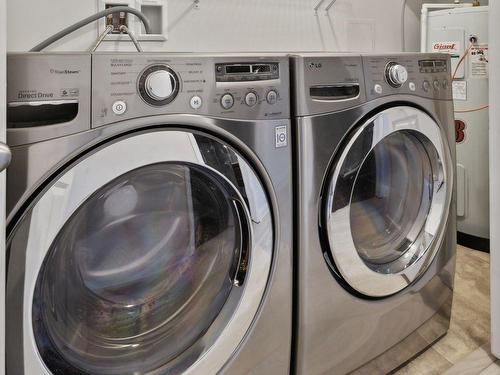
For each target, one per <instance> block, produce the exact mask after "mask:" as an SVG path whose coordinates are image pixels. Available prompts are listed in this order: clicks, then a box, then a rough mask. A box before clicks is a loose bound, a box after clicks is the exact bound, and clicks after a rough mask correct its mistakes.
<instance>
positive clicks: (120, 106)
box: [112, 100, 127, 115]
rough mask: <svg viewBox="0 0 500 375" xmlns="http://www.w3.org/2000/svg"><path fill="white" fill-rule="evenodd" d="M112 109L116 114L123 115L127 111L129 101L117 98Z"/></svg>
mask: <svg viewBox="0 0 500 375" xmlns="http://www.w3.org/2000/svg"><path fill="white" fill-rule="evenodd" d="M112 109H113V113H114V114H115V115H123V114H124V113H125V112H127V103H125V102H124V101H123V100H117V101H116V102H114V103H113V107H112Z"/></svg>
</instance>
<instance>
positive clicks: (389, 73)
mask: <svg viewBox="0 0 500 375" xmlns="http://www.w3.org/2000/svg"><path fill="white" fill-rule="evenodd" d="M385 76H386V79H387V83H388V84H389V85H391V86H392V87H401V86H402V85H403V84H405V83H406V81H407V80H408V70H406V68H405V67H404V66H403V65H401V64H398V63H395V62H392V63H389V64H387V67H386V70H385Z"/></svg>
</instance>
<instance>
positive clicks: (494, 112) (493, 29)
mask: <svg viewBox="0 0 500 375" xmlns="http://www.w3.org/2000/svg"><path fill="white" fill-rule="evenodd" d="M498 19H500V2H498V1H494V2H492V4H491V7H490V21H497V20H498ZM490 35H491V40H490V42H491V46H492V53H491V55H492V59H491V76H490V83H491V85H490V97H491V101H492V103H494V102H495V101H496V102H497V103H498V102H499V101H500V23H498V22H490ZM490 119H491V125H492V126H491V129H490V145H491V146H494V147H490V156H491V160H500V148H499V147H495V146H497V145H498V144H499V143H500V106H498V105H496V106H495V105H493V106H491V108H490ZM490 174H491V175H490V178H491V184H492V185H493V186H499V185H500V170H499V169H498V167H497V166H496V165H492V166H491V168H490ZM490 198H491V211H490V212H491V216H490V217H491V244H492V247H491V258H490V262H491V271H490V272H491V352H492V353H493V354H494V355H495V356H496V357H497V358H500V253H499V251H498V250H499V244H500V199H499V198H500V191H499V190H498V189H491V191H490Z"/></svg>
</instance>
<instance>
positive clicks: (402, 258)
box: [291, 54, 456, 375]
mask: <svg viewBox="0 0 500 375" xmlns="http://www.w3.org/2000/svg"><path fill="white" fill-rule="evenodd" d="M291 69H292V77H293V80H292V81H293V82H292V91H293V92H294V95H295V99H294V108H295V124H294V125H295V128H296V136H297V137H296V141H297V142H296V145H297V181H296V186H297V199H296V201H297V207H298V208H297V212H296V217H297V229H298V230H297V257H296V259H297V262H296V264H297V276H298V277H297V280H296V286H297V301H296V304H295V308H296V321H295V328H296V340H295V344H294V356H295V368H296V373H297V374H302V375H317V374H325V375H326V374H328V375H331V374H344V373H349V372H352V371H354V372H358V373H367V374H385V373H388V372H389V371H391V370H393V369H395V368H396V367H398V366H399V365H401V364H402V363H403V362H405V361H407V360H408V359H410V358H411V357H412V356H414V355H415V354H417V353H419V352H420V351H421V350H423V349H425V348H426V347H427V346H428V345H430V344H431V343H433V342H434V341H435V340H436V339H438V338H439V337H441V336H442V335H444V334H445V333H446V331H447V329H448V325H449V318H450V309H451V302H452V292H453V276H454V267H455V242H456V239H455V233H456V223H455V201H454V182H453V179H454V165H455V163H454V160H455V150H454V144H455V143H454V126H453V103H452V94H451V89H450V61H449V60H448V58H447V57H446V56H443V55H432V54H426V55H423V54H422V55H417V54H400V55H390V56H386V55H384V56H382V55H379V56H376V55H371V56H358V55H302V56H295V57H293V58H292V65H291Z"/></svg>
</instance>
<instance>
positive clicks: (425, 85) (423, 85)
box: [422, 81, 431, 91]
mask: <svg viewBox="0 0 500 375" xmlns="http://www.w3.org/2000/svg"><path fill="white" fill-rule="evenodd" d="M422 88H423V89H424V91H429V89H430V88H431V84H430V83H429V81H424V83H422Z"/></svg>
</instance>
